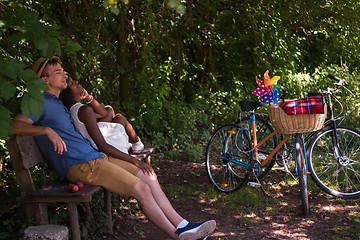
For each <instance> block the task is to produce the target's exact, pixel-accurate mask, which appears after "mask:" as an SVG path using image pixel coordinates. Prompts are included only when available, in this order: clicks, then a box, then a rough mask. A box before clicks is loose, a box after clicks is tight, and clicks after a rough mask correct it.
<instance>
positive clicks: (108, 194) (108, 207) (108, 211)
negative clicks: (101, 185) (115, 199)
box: [104, 189, 113, 234]
mask: <svg viewBox="0 0 360 240" xmlns="http://www.w3.org/2000/svg"><path fill="white" fill-rule="evenodd" d="M104 202H105V213H106V215H107V216H108V226H109V230H110V233H111V234H112V233H113V223H112V212H111V192H110V191H109V190H106V189H104Z"/></svg>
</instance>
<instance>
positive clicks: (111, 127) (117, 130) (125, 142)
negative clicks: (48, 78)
mask: <svg viewBox="0 0 360 240" xmlns="http://www.w3.org/2000/svg"><path fill="white" fill-rule="evenodd" d="M83 105H84V104H82V103H76V104H74V105H73V106H72V107H71V108H70V113H71V116H72V118H73V120H74V125H75V127H76V129H77V130H78V131H79V132H80V133H81V134H82V135H83V136H84V137H85V138H86V139H88V140H89V141H90V143H91V145H92V146H93V147H94V148H96V149H98V147H97V146H96V144H95V142H94V140H93V139H92V138H91V137H90V135H89V133H88V131H87V129H86V126H85V124H84V123H83V122H81V121H80V120H79V118H78V112H79V109H80V108H81V107H82V106H83ZM97 124H98V127H99V129H100V132H101V134H102V135H103V136H104V139H105V141H106V142H107V143H108V144H109V145H111V146H113V147H115V148H117V149H118V150H119V151H121V152H123V153H129V148H130V147H131V144H130V142H129V136H128V135H127V134H126V131H125V128H124V126H123V125H121V124H120V123H113V122H98V123H97Z"/></svg>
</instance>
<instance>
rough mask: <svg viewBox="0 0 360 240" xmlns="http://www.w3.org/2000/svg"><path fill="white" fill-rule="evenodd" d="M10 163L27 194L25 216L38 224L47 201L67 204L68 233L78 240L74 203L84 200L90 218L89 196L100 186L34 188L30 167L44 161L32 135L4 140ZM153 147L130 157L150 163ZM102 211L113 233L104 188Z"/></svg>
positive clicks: (44, 221)
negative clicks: (78, 188)
mask: <svg viewBox="0 0 360 240" xmlns="http://www.w3.org/2000/svg"><path fill="white" fill-rule="evenodd" d="M7 147H8V151H9V154H10V158H11V162H12V165H13V168H14V171H15V175H16V179H17V182H18V184H19V188H20V190H21V192H23V193H25V195H26V196H27V197H29V201H26V203H25V205H26V215H27V217H28V218H33V217H35V219H36V223H37V224H38V225H43V224H48V214H47V206H46V203H49V202H59V203H67V206H68V209H67V210H68V214H69V219H70V232H71V236H72V239H73V240H80V227H79V218H78V211H77V203H83V204H84V206H85V208H86V210H87V217H88V218H91V217H92V213H91V209H90V204H89V203H90V202H91V200H92V195H93V194H94V193H96V192H99V191H100V190H102V189H103V188H102V187H100V186H94V185H84V188H83V189H82V190H81V191H78V192H76V193H70V192H68V191H67V185H68V183H67V182H59V181H55V182H51V183H48V184H46V185H45V186H42V187H41V188H36V187H35V184H34V181H36V180H35V179H33V177H32V175H31V171H30V169H31V168H32V167H34V166H36V165H38V164H39V163H41V162H43V161H44V157H43V155H42V154H41V152H40V150H39V148H38V146H37V143H36V142H35V139H34V137H32V136H22V135H14V136H12V137H11V138H10V140H9V141H8V142H7ZM154 149H155V148H154V147H151V146H147V147H145V149H144V151H143V152H142V153H140V154H134V155H133V156H134V157H136V158H137V159H139V160H143V161H145V162H147V163H149V164H150V154H151V153H152V152H153V151H154ZM104 205H105V212H106V214H107V216H108V227H109V229H110V231H111V232H112V212H111V192H110V191H107V190H105V189H104Z"/></svg>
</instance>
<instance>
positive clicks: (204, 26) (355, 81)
mask: <svg viewBox="0 0 360 240" xmlns="http://www.w3.org/2000/svg"><path fill="white" fill-rule="evenodd" d="M359 10H360V5H359V4H358V3H357V2H356V1H350V2H349V1H346V0H339V1H336V2H329V1H322V2H319V1H285V2H284V1H271V0H263V1H254V0H246V1H234V0H220V1H215V0H202V1H197V2H185V1H178V0H169V1H166V4H164V2H163V1H157V0H154V1H138V0H131V1H126V0H124V1H121V0H104V1H97V2H94V1H89V0H83V1H57V0H46V1H45V0H38V1H24V0H19V1H15V0H3V1H1V6H0V13H1V15H0V31H1V35H0V40H1V41H0V139H7V136H8V134H9V132H10V123H11V117H12V116H14V114H16V113H18V112H19V111H20V110H21V111H22V112H23V113H24V114H25V115H26V116H29V115H30V114H34V115H36V116H38V115H39V114H40V112H41V108H42V93H43V92H44V91H46V89H47V88H46V86H45V85H44V83H43V82H42V81H41V80H40V79H39V78H37V77H36V76H35V75H34V74H33V73H32V72H31V71H30V70H29V69H28V67H29V66H30V65H31V64H32V63H33V62H34V61H35V60H36V59H37V58H38V57H40V56H45V57H51V56H53V55H58V56H60V58H61V59H62V61H63V67H64V68H65V69H66V71H68V72H69V75H71V76H72V77H73V78H75V79H79V80H80V81H81V83H82V84H83V85H84V86H85V87H86V89H87V90H88V91H89V92H91V93H92V94H94V95H95V96H96V97H97V99H100V100H101V101H102V102H104V103H105V104H111V105H112V106H113V107H114V108H115V110H117V111H118V112H121V113H122V114H124V115H125V116H126V117H127V118H128V120H130V121H131V123H132V124H133V126H134V127H135V129H136V131H137V132H138V133H139V135H140V137H141V138H142V139H143V140H144V142H148V143H152V144H154V145H156V146H157V147H158V148H159V149H160V150H162V151H164V150H165V151H169V153H170V154H171V156H172V157H185V158H188V159H191V160H199V159H202V154H203V149H204V147H205V146H206V144H207V141H208V139H209V136H210V135H211V132H212V131H213V130H214V129H215V128H217V127H218V126H220V125H222V124H223V123H228V122H235V121H236V120H237V117H238V111H239V107H238V101H240V100H244V99H248V100H256V99H257V98H256V97H255V96H253V95H252V94H251V92H252V91H253V90H254V89H255V88H256V83H255V76H258V77H261V76H262V75H263V73H264V72H265V71H266V70H270V75H271V76H274V75H278V76H280V77H281V79H280V81H279V83H280V84H281V85H284V86H285V87H286V88H287V89H288V91H289V92H290V97H292V98H299V97H304V96H306V95H307V93H308V92H314V91H321V90H325V89H326V88H327V87H331V86H332V85H333V84H332V82H331V80H329V79H327V78H326V75H327V74H328V73H331V74H333V75H336V76H339V77H341V78H344V79H346V80H348V84H347V87H348V88H349V89H350V90H351V91H352V92H354V93H355V96H350V95H349V94H348V93H347V92H346V91H342V92H340V93H339V99H340V100H343V101H344V102H345V103H347V106H349V107H350V110H349V112H350V113H349V115H348V116H347V118H345V120H344V121H343V124H349V125H351V126H355V127H356V128H358V126H359V125H360V124H359V123H360V122H359V114H360V113H359V111H360V110H359V109H360V108H359V105H358V103H357V101H358V99H359V97H360V96H359V92H360V91H359V90H360V89H359V82H360V81H359V77H358V76H359V70H358V68H357V67H358V65H359V59H360V56H359V49H358V48H359V47H358V46H359V45H360V44H359V37H358V36H359V35H360V34H359V31H360V26H359V24H360V15H359V14H358V12H359ZM114 13H115V14H114ZM354 103H355V104H354ZM335 107H336V109H340V108H339V107H338V106H335ZM264 111H265V110H264ZM0 152H1V153H2V154H5V152H6V147H5V146H4V144H3V141H2V142H1V147H0ZM14 202H15V201H14ZM59 218H60V219H58V220H54V221H59V222H61V221H62V219H61V217H59ZM23 222H25V221H23ZM10 225H14V226H20V225H21V224H20V225H19V224H17V222H15V223H14V224H13V223H10V222H9V223H7V226H9V227H10ZM1 230H4V231H5V230H6V229H1ZM0 232H2V231H0ZM5 232H6V231H5Z"/></svg>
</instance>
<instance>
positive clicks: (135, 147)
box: [131, 137, 144, 153]
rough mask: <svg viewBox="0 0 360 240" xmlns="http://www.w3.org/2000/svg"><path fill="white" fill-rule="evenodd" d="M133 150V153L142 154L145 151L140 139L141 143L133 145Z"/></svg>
mask: <svg viewBox="0 0 360 240" xmlns="http://www.w3.org/2000/svg"><path fill="white" fill-rule="evenodd" d="M138 138H139V137H138ZM131 149H132V152H133V153H141V151H142V150H144V144H143V143H142V142H141V140H140V138H139V141H137V142H136V143H133V144H132V146H131Z"/></svg>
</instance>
